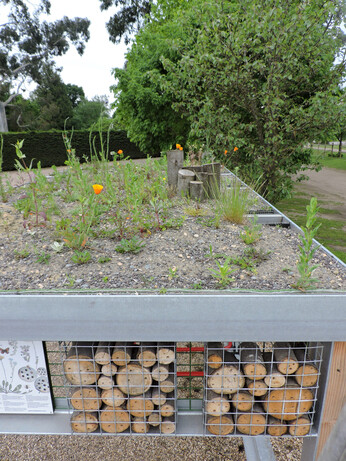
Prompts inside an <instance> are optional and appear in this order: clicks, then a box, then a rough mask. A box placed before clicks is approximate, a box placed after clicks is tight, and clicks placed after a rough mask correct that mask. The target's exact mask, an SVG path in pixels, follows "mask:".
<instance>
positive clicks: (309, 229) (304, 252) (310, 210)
mask: <svg viewBox="0 0 346 461" xmlns="http://www.w3.org/2000/svg"><path fill="white" fill-rule="evenodd" d="M318 210H319V208H318V206H317V199H316V197H312V198H311V200H310V203H309V205H307V207H306V212H307V215H306V225H305V226H302V230H303V233H304V235H299V238H300V240H301V241H302V245H299V251H300V255H299V261H298V264H297V269H298V272H299V279H298V280H297V282H296V283H295V284H294V285H293V287H294V288H298V289H299V290H302V291H305V290H307V289H309V288H313V287H314V286H315V285H316V283H317V281H318V280H317V279H315V278H312V273H313V271H314V270H315V269H316V268H317V267H318V266H319V265H318V264H315V265H312V266H310V261H311V260H312V258H313V256H314V254H315V252H316V251H317V250H318V248H319V247H318V246H317V245H315V246H314V243H313V239H314V237H315V235H316V233H317V231H318V229H319V227H320V225H321V224H318V225H317V226H315V227H314V225H315V223H316V219H317V217H316V214H317V213H318Z"/></svg>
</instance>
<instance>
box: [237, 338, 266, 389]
mask: <svg viewBox="0 0 346 461" xmlns="http://www.w3.org/2000/svg"><path fill="white" fill-rule="evenodd" d="M240 362H241V364H242V368H243V372H244V374H245V375H246V376H247V377H248V378H250V379H253V380H256V379H263V378H264V377H265V376H266V374H267V369H266V367H265V364H264V360H263V355H262V352H261V350H260V348H259V347H258V346H257V344H256V343H251V342H243V343H241V344H240Z"/></svg>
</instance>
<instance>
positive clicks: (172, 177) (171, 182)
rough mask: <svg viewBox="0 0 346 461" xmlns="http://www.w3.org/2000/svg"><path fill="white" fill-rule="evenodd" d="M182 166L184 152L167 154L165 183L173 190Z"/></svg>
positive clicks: (176, 151)
mask: <svg viewBox="0 0 346 461" xmlns="http://www.w3.org/2000/svg"><path fill="white" fill-rule="evenodd" d="M183 165H184V152H183V151H182V150H178V149H176V150H170V151H168V152H167V183H168V186H169V187H170V188H172V189H173V190H174V189H176V188H177V185H178V171H179V170H180V169H181V168H183Z"/></svg>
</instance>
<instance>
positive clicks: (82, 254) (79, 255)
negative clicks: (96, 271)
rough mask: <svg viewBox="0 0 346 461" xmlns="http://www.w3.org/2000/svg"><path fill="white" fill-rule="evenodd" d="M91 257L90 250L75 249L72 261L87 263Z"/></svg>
mask: <svg viewBox="0 0 346 461" xmlns="http://www.w3.org/2000/svg"><path fill="white" fill-rule="evenodd" d="M90 259H91V254H90V253H89V251H86V250H85V251H78V250H75V252H74V254H73V255H72V257H71V261H72V262H74V263H75V264H86V263H87V262H89V261H90Z"/></svg>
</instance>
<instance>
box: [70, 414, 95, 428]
mask: <svg viewBox="0 0 346 461" xmlns="http://www.w3.org/2000/svg"><path fill="white" fill-rule="evenodd" d="M98 427H99V424H98V414H97V413H96V412H83V411H80V412H74V413H73V414H72V416H71V428H72V430H73V432H87V433H89V432H95V431H96V430H97V429H98Z"/></svg>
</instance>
